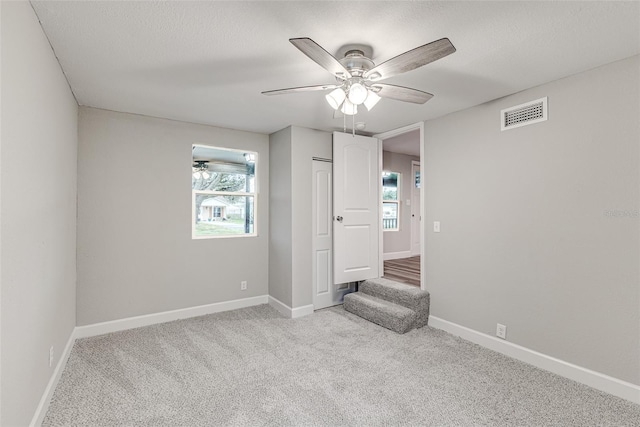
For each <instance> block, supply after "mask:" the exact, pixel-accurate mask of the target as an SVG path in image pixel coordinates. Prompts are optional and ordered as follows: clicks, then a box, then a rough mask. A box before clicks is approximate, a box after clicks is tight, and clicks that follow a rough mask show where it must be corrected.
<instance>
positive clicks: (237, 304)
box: [75, 295, 268, 338]
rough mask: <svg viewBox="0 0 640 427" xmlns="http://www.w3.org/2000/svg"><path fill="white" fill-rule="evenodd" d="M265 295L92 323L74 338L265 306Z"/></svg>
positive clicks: (80, 330) (77, 329) (80, 327)
mask: <svg viewBox="0 0 640 427" xmlns="http://www.w3.org/2000/svg"><path fill="white" fill-rule="evenodd" d="M267 302H268V297H267V295H260V296H257V297H250V298H243V299H236V300H232V301H224V302H217V303H214V304H206V305H199V306H196V307H189V308H182V309H179V310H171V311H163V312H160V313H153V314H146V315H143V316H135V317H127V318H125V319H118V320H112V321H109V322H102V323H94V324H92V325H86V326H77V327H76V331H75V332H76V335H75V337H76V338H86V337H93V336H96V335H102V334H108V333H111V332H117V331H124V330H127V329H133V328H139V327H142V326H149V325H155V324H157V323H164V322H171V321H173V320H178V319H187V318H189V317H196V316H204V315H206V314H212V313H219V312H221V311H229V310H236V309H238V308H245V307H251V306H254V305H260V304H267Z"/></svg>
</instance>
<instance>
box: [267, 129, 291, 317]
mask: <svg viewBox="0 0 640 427" xmlns="http://www.w3.org/2000/svg"><path fill="white" fill-rule="evenodd" d="M269 161H270V164H269V170H270V171H271V175H270V176H269V186H270V188H269V197H270V200H269V225H270V229H269V232H270V234H269V295H270V296H271V297H273V298H276V299H277V300H278V301H280V302H282V303H283V304H286V305H287V306H289V307H291V306H292V305H291V304H292V298H293V296H292V292H291V275H292V273H293V272H292V266H291V251H292V227H291V214H292V211H291V127H288V128H285V129H282V130H280V131H278V132H276V133H273V134H271V135H269Z"/></svg>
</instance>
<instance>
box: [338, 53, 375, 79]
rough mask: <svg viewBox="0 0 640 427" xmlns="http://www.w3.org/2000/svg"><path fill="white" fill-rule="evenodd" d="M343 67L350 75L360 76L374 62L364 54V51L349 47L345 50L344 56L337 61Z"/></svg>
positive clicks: (371, 66) (370, 67)
mask: <svg viewBox="0 0 640 427" xmlns="http://www.w3.org/2000/svg"><path fill="white" fill-rule="evenodd" d="M339 62H340V63H341V64H342V65H343V66H344V68H346V69H347V70H349V73H351V75H352V76H354V77H355V76H358V77H361V76H362V75H364V73H366V72H367V71H369V70H370V69H372V68H373V67H374V66H375V64H374V63H373V61H372V60H371V59H369V58H367V57H366V56H364V52H363V51H361V50H359V49H351V50H348V51H346V52H345V54H344V58H342V59H340V61H339Z"/></svg>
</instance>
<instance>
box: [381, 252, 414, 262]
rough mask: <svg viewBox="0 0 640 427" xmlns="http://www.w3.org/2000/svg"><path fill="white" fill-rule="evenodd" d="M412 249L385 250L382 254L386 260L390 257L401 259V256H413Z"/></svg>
mask: <svg viewBox="0 0 640 427" xmlns="http://www.w3.org/2000/svg"><path fill="white" fill-rule="evenodd" d="M411 256H412V255H411V251H402V252H385V253H383V254H382V258H383V259H384V260H385V261H388V260H390V259H400V258H409V257H411Z"/></svg>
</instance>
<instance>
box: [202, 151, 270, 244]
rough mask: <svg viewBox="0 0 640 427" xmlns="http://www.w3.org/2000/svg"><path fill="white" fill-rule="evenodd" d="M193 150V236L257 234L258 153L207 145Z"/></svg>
mask: <svg viewBox="0 0 640 427" xmlns="http://www.w3.org/2000/svg"><path fill="white" fill-rule="evenodd" d="M192 152H193V158H192V160H193V164H192V175H191V191H192V206H193V215H192V218H191V223H192V237H193V238H194V239H203V238H215V237H238V236H255V235H256V224H255V218H256V208H257V202H256V197H257V191H256V184H257V183H256V168H257V164H258V160H257V159H258V154H257V153H255V152H252V151H241V150H231V149H228V148H217V147H208V146H204V145H194V146H193V150H192Z"/></svg>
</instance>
